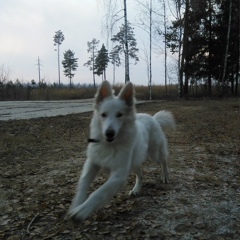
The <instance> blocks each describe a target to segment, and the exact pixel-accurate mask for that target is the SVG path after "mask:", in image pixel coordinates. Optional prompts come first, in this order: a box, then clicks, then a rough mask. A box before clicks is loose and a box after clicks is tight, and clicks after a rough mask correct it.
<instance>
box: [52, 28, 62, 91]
mask: <svg viewBox="0 0 240 240" xmlns="http://www.w3.org/2000/svg"><path fill="white" fill-rule="evenodd" d="M64 39H65V37H64V35H63V33H62V31H61V30H58V31H57V32H55V35H54V36H53V41H54V46H56V45H57V52H58V85H59V87H60V83H61V81H60V45H61V44H62V42H63V41H64Z"/></svg>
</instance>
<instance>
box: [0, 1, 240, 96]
mask: <svg viewBox="0 0 240 240" xmlns="http://www.w3.org/2000/svg"><path fill="white" fill-rule="evenodd" d="M103 2H104V3H105V4H106V16H107V17H106V16H105V18H106V19H107V20H106V22H105V23H104V24H105V30H106V32H108V31H110V30H109V29H111V30H112V29H113V27H114V26H113V25H114V24H115V23H116V22H118V21H119V19H120V20H121V21H120V22H121V24H119V25H120V27H119V32H117V33H115V34H113V32H111V36H112V37H111V39H110V40H111V41H112V42H113V44H114V47H113V49H112V50H111V51H108V49H106V47H105V45H104V44H102V46H101V48H100V49H97V47H98V43H99V40H97V39H95V38H94V39H93V40H92V41H89V42H88V43H87V46H88V52H89V54H90V57H89V60H88V61H87V62H86V63H85V64H84V66H86V67H89V70H90V71H92V75H93V87H94V88H95V87H97V86H96V84H95V75H102V79H105V78H106V74H105V71H106V68H107V67H108V65H109V63H110V64H113V66H114V69H115V67H119V66H120V65H123V66H124V68H125V82H128V81H130V80H131V79H130V78H129V76H130V75H129V59H133V60H134V61H135V64H136V63H137V62H138V61H139V49H138V47H137V42H138V41H140V40H139V39H136V38H135V33H134V31H135V29H136V28H142V29H144V30H145V31H146V32H147V34H148V35H149V42H148V43H147V44H148V46H149V49H148V51H147V52H148V54H146V56H145V62H146V65H147V69H148V80H147V81H146V82H147V86H145V91H146V93H145V95H146V94H148V95H149V96H148V99H150V100H151V99H160V98H169V97H170V98H171V97H172V98H175V97H177V98H185V99H188V98H189V97H196V96H197V97H210V98H212V97H214V98H221V97H228V96H238V95H239V71H240V69H239V65H240V44H239V41H240V2H239V0H155V1H154V0H148V1H143V0H142V1H141V0H136V2H137V3H138V5H139V8H138V9H137V10H136V11H139V19H138V20H136V23H131V22H129V21H128V19H127V10H128V8H127V3H128V1H127V0H124V1H121V2H122V6H123V9H122V10H124V11H121V13H119V12H117V13H114V11H115V9H114V7H113V3H114V4H115V2H117V1H107V0H106V1H103ZM119 2H120V1H119ZM107 9H108V10H107ZM109 9H111V11H110V10H109ZM116 11H117V10H116ZM109 12H111V14H109ZM121 14H122V15H121ZM119 15H120V18H119ZM116 18H118V19H116ZM167 18H168V20H167ZM169 19H171V20H169ZM133 25H134V27H132V26H133ZM107 34H110V32H108V33H107ZM156 39H157V40H156ZM63 40H64V35H63V33H62V32H61V31H60V30H59V31H57V32H56V33H55V35H54V45H57V47H58V49H59V46H60V45H61V43H62V41H63ZM156 41H160V42H161V43H162V44H163V46H164V54H165V84H164V85H163V86H157V87H158V89H162V90H163V91H161V94H160V93H159V95H157V94H154V97H153V96H152V92H153V91H154V88H155V87H156V86H155V85H154V84H152V69H151V66H152V56H151V55H152V52H153V51H154V50H153V48H154V44H155V42H156ZM147 44H146V46H147ZM147 48H148V47H147ZM155 48H156V47H155ZM170 57H172V59H174V61H175V62H176V64H175V65H176V67H175V70H174V71H175V77H174V78H175V80H174V81H173V82H171V83H170V81H169V79H168V75H169V74H168V73H167V66H168V64H169V63H168V61H169V60H168V59H169V58H170ZM77 61H78V59H77V58H74V52H73V51H72V50H70V49H69V50H68V51H65V53H64V60H63V61H62V62H61V63H62V65H63V67H64V74H65V76H67V77H69V79H70V84H69V85H67V86H64V85H63V84H61V83H60V73H59V83H54V84H51V85H49V84H47V83H46V82H44V79H42V80H41V79H39V83H38V84H37V82H36V80H34V79H32V80H31V81H30V82H29V83H27V84H26V83H25V84H23V83H22V82H20V81H19V80H18V79H17V80H15V81H13V80H11V79H9V76H8V72H7V71H6V69H5V68H4V65H2V66H1V67H0V100H32V99H39V100H40V99H41V100H51V95H53V94H51V93H52V92H53V91H54V95H55V96H56V95H57V92H59V97H55V99H61V98H62V97H63V98H64V99H66V98H68V99H75V98H77V96H76V94H75V93H74V95H72V92H74V91H73V90H72V88H76V85H74V84H72V78H73V77H74V73H73V72H74V71H76V69H77V67H78V64H77ZM58 65H59V66H60V60H59V57H58ZM58 68H59V67H58ZM59 72H60V71H59ZM113 78H114V77H113ZM78 87H79V86H78ZM80 88H81V86H80ZM90 88H92V86H90ZM63 89H64V90H63ZM85 90H86V91H88V92H89V90H88V89H87V88H86V86H84V88H83V89H82V90H81V91H85ZM39 92H41V94H40V95H39V96H36V95H38V93H39ZM63 92H64V93H63ZM75 92H76V91H75ZM92 92H93V91H91V94H90V95H88V94H83V95H84V96H86V97H92V94H93V93H92ZM162 92H164V93H163V94H162Z"/></svg>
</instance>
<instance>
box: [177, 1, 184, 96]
mask: <svg viewBox="0 0 240 240" xmlns="http://www.w3.org/2000/svg"><path fill="white" fill-rule="evenodd" d="M176 10H177V18H178V19H179V20H180V21H181V20H182V17H181V2H180V0H176ZM178 44H179V47H178V96H179V98H182V97H183V77H181V74H182V73H181V57H182V27H181V26H180V29H179V39H178Z"/></svg>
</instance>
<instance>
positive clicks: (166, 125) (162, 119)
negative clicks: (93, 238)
mask: <svg viewBox="0 0 240 240" xmlns="http://www.w3.org/2000/svg"><path fill="white" fill-rule="evenodd" d="M153 118H154V119H156V120H157V122H158V123H159V124H160V126H161V128H162V129H163V131H164V132H165V131H168V130H175V128H176V123H175V120H174V117H173V115H172V113H171V112H168V111H165V110H164V111H159V112H157V113H156V114H155V115H154V116H153Z"/></svg>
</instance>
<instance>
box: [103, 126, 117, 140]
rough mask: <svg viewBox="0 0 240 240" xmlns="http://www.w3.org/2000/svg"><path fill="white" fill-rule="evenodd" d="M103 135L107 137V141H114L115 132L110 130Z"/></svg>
mask: <svg viewBox="0 0 240 240" xmlns="http://www.w3.org/2000/svg"><path fill="white" fill-rule="evenodd" d="M105 135H106V137H107V141H108V142H112V141H113V140H114V136H115V131H114V130H112V129H109V130H107V131H106V133H105Z"/></svg>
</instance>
